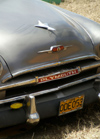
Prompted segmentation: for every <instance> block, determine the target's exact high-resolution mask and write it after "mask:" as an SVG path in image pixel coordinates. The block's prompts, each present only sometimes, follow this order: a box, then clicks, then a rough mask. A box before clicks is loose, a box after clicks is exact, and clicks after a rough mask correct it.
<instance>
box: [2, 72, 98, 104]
mask: <svg viewBox="0 0 100 139" xmlns="http://www.w3.org/2000/svg"><path fill="white" fill-rule="evenodd" d="M98 78H100V73H99V74H96V75H93V76H90V77H87V78H83V79H80V80H77V81H74V82H71V83H68V84H64V85H62V86H58V87H56V88H52V89H49V90H43V91H39V92H35V93H31V94H29V95H32V96H34V97H36V96H40V95H44V94H48V93H52V92H54V91H59V90H61V89H64V88H67V87H71V86H73V85H76V84H80V83H83V82H86V81H89V80H92V79H98ZM27 96H28V95H22V96H18V97H13V98H9V99H4V100H0V104H4V103H9V102H13V101H18V100H22V99H25V100H26V97H27Z"/></svg>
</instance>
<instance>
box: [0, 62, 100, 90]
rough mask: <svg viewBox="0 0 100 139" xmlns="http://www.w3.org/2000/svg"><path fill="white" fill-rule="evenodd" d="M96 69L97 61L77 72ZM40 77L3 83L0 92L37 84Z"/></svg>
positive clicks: (98, 64) (99, 64)
mask: <svg viewBox="0 0 100 139" xmlns="http://www.w3.org/2000/svg"><path fill="white" fill-rule="evenodd" d="M96 67H100V62H99V61H97V62H96V63H95V64H94V63H93V64H90V65H88V66H82V67H80V69H79V72H83V71H86V70H89V69H92V68H96ZM55 74H56V73H54V74H53V75H55ZM50 75H51V74H49V75H46V76H50ZM46 76H42V77H46ZM39 78H40V77H37V76H36V77H35V78H33V79H30V80H25V81H20V82H13V83H9V84H8V83H7V84H6V83H5V85H1V86H0V90H5V89H9V88H13V87H19V86H24V85H29V84H35V83H36V84H39V83H38V79H39Z"/></svg>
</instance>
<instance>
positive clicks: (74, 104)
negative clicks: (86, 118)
mask: <svg viewBox="0 0 100 139" xmlns="http://www.w3.org/2000/svg"><path fill="white" fill-rule="evenodd" d="M99 77H100V24H98V23H96V22H94V21H92V20H90V19H87V18H85V17H83V16H81V15H78V14H75V13H72V12H70V11H67V10H64V9H61V8H59V7H56V6H54V5H51V4H48V3H46V2H43V1H40V0H3V1H2V0H0V127H1V128H2V127H7V126H12V125H16V124H20V123H24V122H26V121H27V122H29V123H32V124H34V123H37V122H39V120H40V119H43V118H48V117H51V116H56V115H63V114H66V113H69V112H73V111H75V110H79V109H82V108H83V106H84V105H86V104H89V103H92V102H94V101H96V100H98V99H99V97H100V94H99V92H100V87H99V84H100V79H99Z"/></svg>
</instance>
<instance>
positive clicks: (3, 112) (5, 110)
mask: <svg viewBox="0 0 100 139" xmlns="http://www.w3.org/2000/svg"><path fill="white" fill-rule="evenodd" d="M99 84H100V81H98V82H95V84H94V81H89V82H85V83H82V84H78V85H75V86H73V87H69V88H65V89H62V90H59V91H55V92H52V93H49V94H45V95H40V96H34V94H29V95H27V96H25V97H24V98H22V97H19V99H16V100H15V99H13V98H12V99H11V100H10V101H9V102H8V101H5V103H4V102H3V101H0V104H1V106H2V107H1V109H0V128H3V127H7V126H12V125H16V124H21V123H24V122H26V121H27V122H28V123H31V124H36V123H38V122H39V120H40V119H44V118H48V117H52V116H57V115H59V105H60V101H62V100H67V99H70V98H73V97H77V96H81V95H84V96H85V98H84V105H87V104H90V103H92V102H94V101H97V100H98V99H99V97H98V96H99V90H100V87H99ZM17 98H18V97H17ZM19 101H21V102H22V103H23V104H24V106H23V107H22V108H20V109H16V110H14V109H11V108H10V105H11V104H12V103H15V102H19ZM27 104H28V105H27ZM84 105H83V106H84Z"/></svg>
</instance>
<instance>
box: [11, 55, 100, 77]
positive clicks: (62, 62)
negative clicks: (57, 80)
mask: <svg viewBox="0 0 100 139" xmlns="http://www.w3.org/2000/svg"><path fill="white" fill-rule="evenodd" d="M85 59H95V60H100V58H99V57H98V56H96V55H93V54H92V55H87V56H80V57H75V58H71V59H67V60H63V61H59V62H55V63H50V64H45V65H42V66H38V67H32V68H30V69H25V70H22V71H19V72H16V73H13V77H17V76H20V75H22V74H26V73H29V72H33V71H37V70H42V69H45V68H51V67H55V66H59V65H64V64H67V63H71V62H75V61H80V60H85Z"/></svg>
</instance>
